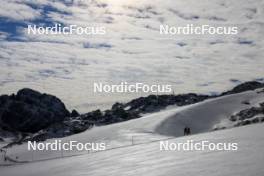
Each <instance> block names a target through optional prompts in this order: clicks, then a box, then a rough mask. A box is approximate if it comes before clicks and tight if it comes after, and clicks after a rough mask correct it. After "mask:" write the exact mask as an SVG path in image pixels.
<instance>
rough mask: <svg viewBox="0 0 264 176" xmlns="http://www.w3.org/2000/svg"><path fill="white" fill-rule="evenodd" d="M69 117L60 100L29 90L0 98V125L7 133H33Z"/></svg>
mask: <svg viewBox="0 0 264 176" xmlns="http://www.w3.org/2000/svg"><path fill="white" fill-rule="evenodd" d="M69 115H70V113H69V111H68V110H67V109H66V108H65V105H64V104H63V103H62V102H61V100H60V99H58V98H57V97H55V96H52V95H48V94H41V93H39V92H37V91H34V90H31V89H22V90H20V91H18V93H17V95H11V96H8V95H3V96H0V125H1V127H2V128H3V129H5V130H8V131H20V132H30V133H34V132H37V131H39V130H41V129H43V128H46V127H48V126H49V125H51V124H54V123H57V122H62V121H63V120H64V118H65V117H67V116H69Z"/></svg>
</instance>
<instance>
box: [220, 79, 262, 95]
mask: <svg viewBox="0 0 264 176" xmlns="http://www.w3.org/2000/svg"><path fill="white" fill-rule="evenodd" d="M262 87H264V84H263V83H260V82H257V81H249V82H245V83H242V84H240V85H238V86H236V87H234V88H233V89H232V90H230V91H227V92H224V93H222V94H221V95H222V96H223V95H229V94H236V93H241V92H245V91H249V90H255V89H258V88H262Z"/></svg>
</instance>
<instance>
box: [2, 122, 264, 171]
mask: <svg viewBox="0 0 264 176" xmlns="http://www.w3.org/2000/svg"><path fill="white" fill-rule="evenodd" d="M263 130H264V124H257V125H250V126H245V127H239V128H232V129H228V130H221V131H216V132H211V133H204V134H199V135H193V136H188V137H181V138H176V139H172V140H170V142H184V141H186V140H188V139H192V140H194V141H201V140H208V141H210V142H214V143H217V142H237V143H238V151H228V152H227V151H218V152H210V151H184V152H183V151H181V152H179V151H166V152H164V151H159V142H154V143H149V144H142V145H135V146H130V147H127V148H122V149H115V150H109V151H105V152H98V153H94V154H87V155H82V156H78V157H71V158H64V159H56V160H50V161H44V162H36V163H30V164H24V165H18V166H10V167H5V168H1V169H0V170H1V176H18V175H19V176H36V175H38V176H47V175H50V176H51V175H56V176H65V175H70V176H84V175H89V176H106V175H108V176H116V175H122V176H134V175H144V176H164V175H166V176H175V175H180V176H197V175H201V176H263V174H264V168H263V162H264V154H263V146H264V136H263V135H262V134H263Z"/></svg>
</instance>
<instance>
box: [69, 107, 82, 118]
mask: <svg viewBox="0 0 264 176" xmlns="http://www.w3.org/2000/svg"><path fill="white" fill-rule="evenodd" d="M70 116H71V117H78V116H80V114H79V113H78V111H76V110H75V109H74V110H72V112H71V115H70Z"/></svg>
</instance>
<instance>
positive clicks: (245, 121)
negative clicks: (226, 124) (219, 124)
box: [230, 103, 264, 126]
mask: <svg viewBox="0 0 264 176" xmlns="http://www.w3.org/2000/svg"><path fill="white" fill-rule="evenodd" d="M230 120H231V121H233V122H235V125H234V126H243V125H249V124H252V123H260V122H263V121H264V103H260V104H259V106H258V107H251V108H248V109H244V110H242V111H240V112H238V113H236V114H234V115H232V116H231V117H230Z"/></svg>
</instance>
